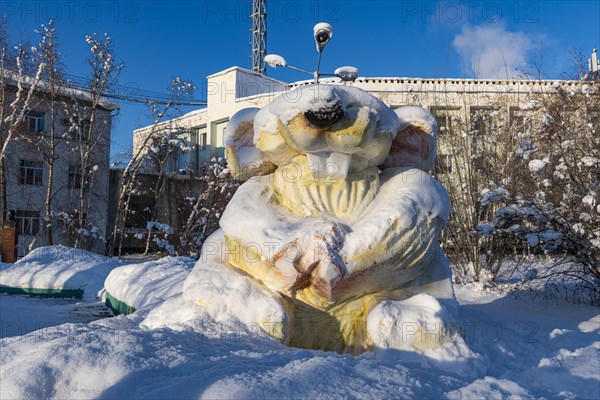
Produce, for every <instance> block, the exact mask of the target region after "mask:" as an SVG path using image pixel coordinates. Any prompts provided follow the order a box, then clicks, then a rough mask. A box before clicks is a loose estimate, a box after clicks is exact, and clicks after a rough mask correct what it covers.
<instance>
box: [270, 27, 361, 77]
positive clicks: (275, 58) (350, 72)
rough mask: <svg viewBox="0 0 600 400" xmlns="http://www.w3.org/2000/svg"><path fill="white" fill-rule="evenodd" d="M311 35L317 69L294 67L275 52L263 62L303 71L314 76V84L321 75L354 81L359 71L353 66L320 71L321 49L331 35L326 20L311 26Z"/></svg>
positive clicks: (330, 29) (273, 66) (272, 65)
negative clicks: (313, 42)
mask: <svg viewBox="0 0 600 400" xmlns="http://www.w3.org/2000/svg"><path fill="white" fill-rule="evenodd" d="M313 36H314V38H315V43H316V45H317V51H318V52H319V59H318V61H317V70H316V71H314V72H310V71H308V70H305V69H303V68H298V67H294V66H293V65H289V64H288V63H287V61H286V59H285V58H283V57H282V56H280V55H277V54H268V55H267V56H266V57H265V62H266V63H267V65H269V66H270V67H272V68H275V67H286V68H290V69H293V70H296V71H300V72H304V73H306V74H309V75H311V76H312V77H313V78H314V82H315V84H318V83H319V77H321V76H337V77H338V78H340V79H341V80H342V81H344V82H354V81H355V80H356V78H357V77H358V74H359V71H358V68H355V67H340V68H337V69H336V70H335V72H334V73H333V74H322V73H321V72H320V69H321V56H322V55H323V50H324V49H325V46H326V45H327V43H329V40H330V39H331V37H332V36H333V28H332V26H331V25H329V24H328V23H326V22H319V23H318V24H316V25H315V26H314V28H313Z"/></svg>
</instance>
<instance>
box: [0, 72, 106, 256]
mask: <svg viewBox="0 0 600 400" xmlns="http://www.w3.org/2000/svg"><path fill="white" fill-rule="evenodd" d="M6 84H7V85H6V86H5V90H4V95H3V98H2V104H1V106H2V107H4V109H5V110H8V109H9V107H10V103H11V102H12V101H14V99H15V96H16V87H15V86H14V85H11V82H10V81H9V80H7V82H6ZM92 108H93V107H92V106H91V104H90V101H89V97H88V96H87V95H86V94H85V93H83V92H79V91H73V90H63V91H62V93H61V94H60V95H59V96H49V94H48V93H45V92H43V91H42V90H37V91H34V93H33V97H32V100H31V101H30V102H29V107H28V108H27V109H26V110H23V112H24V113H25V117H24V120H23V121H20V122H19V123H18V124H16V125H15V126H13V127H12V128H11V129H13V130H14V131H15V132H16V134H14V136H13V138H12V140H10V141H8V142H7V143H6V146H7V147H6V152H5V157H4V178H5V189H6V199H5V203H4V202H3V203H4V212H5V216H4V224H5V227H12V228H16V233H17V234H18V242H17V255H18V257H23V256H24V255H26V254H27V253H28V252H29V251H30V250H31V249H33V248H36V247H40V246H44V245H47V244H48V240H47V238H48V232H47V231H48V228H49V226H50V227H51V229H52V238H53V239H52V242H53V244H66V245H75V244H77V246H78V247H82V248H86V249H88V250H91V251H94V252H98V253H102V254H104V253H105V251H106V231H107V223H108V208H109V203H108V188H109V162H110V133H111V126H112V113H113V111H115V110H117V109H118V106H117V105H115V104H112V103H110V102H106V101H104V102H102V103H101V104H100V105H98V106H97V107H94V112H92ZM52 110H54V111H52ZM92 113H93V117H92V116H91V115H92ZM5 115H7V113H5ZM3 127H4V128H5V129H3V132H0V134H2V135H3V136H2V139H3V143H4V142H5V141H6V139H7V132H6V130H7V129H8V128H7V127H6V126H3ZM84 160H87V162H84ZM84 164H87V167H88V168H87V171H83V170H82V165H84ZM50 175H52V190H51V192H50V197H48V184H49V181H50ZM82 178H83V179H82ZM82 184H83V185H84V190H82V189H81V187H82ZM82 193H83V197H82V196H81V195H82ZM48 200H50V201H49V203H50V206H49V209H50V214H51V215H47V213H46V209H47V208H48V207H47V206H46V203H47V202H48ZM81 210H83V216H82V217H81V218H79V213H80V211H81ZM78 221H79V222H80V221H83V224H81V223H79V222H78Z"/></svg>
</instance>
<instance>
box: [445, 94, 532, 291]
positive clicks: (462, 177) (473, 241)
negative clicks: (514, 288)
mask: <svg viewBox="0 0 600 400" xmlns="http://www.w3.org/2000/svg"><path fill="white" fill-rule="evenodd" d="M508 116H509V109H508V106H507V105H506V104H505V103H504V102H502V101H500V102H499V103H497V104H495V105H494V107H490V108H485V109H484V108H482V109H477V110H474V111H472V112H471V115H469V116H467V115H455V116H453V117H452V121H447V124H446V125H447V126H445V127H443V128H445V129H444V130H443V131H442V130H440V136H439V145H438V153H440V154H445V155H446V156H447V157H449V158H448V159H449V160H450V164H449V165H438V166H437V167H436V178H437V179H438V180H440V181H441V182H442V184H443V185H444V186H445V187H446V189H447V190H448V194H449V196H450V201H451V203H452V211H451V214H450V220H449V222H448V226H447V228H446V230H445V232H444V237H443V240H444V243H443V245H444V250H445V251H446V254H447V255H448V257H449V258H450V260H451V262H452V265H453V268H454V278H455V281H456V282H465V281H471V280H475V281H480V280H482V281H494V280H495V279H496V276H497V274H498V272H499V271H500V268H501V266H502V264H503V263H504V261H505V260H506V258H507V257H508V256H510V257H511V258H513V259H517V260H518V259H520V258H521V256H522V255H523V248H522V247H521V246H519V245H518V239H517V238H516V237H515V235H514V234H513V233H512V232H511V231H510V230H498V229H496V227H495V226H493V225H492V224H490V219H491V218H492V217H493V216H494V215H495V213H496V211H497V210H498V209H499V208H501V207H502V206H504V205H505V204H506V203H507V202H510V201H511V200H512V198H513V193H511V191H510V190H509V189H508V188H509V184H510V183H511V182H512V180H513V179H514V176H515V175H516V174H518V173H519V171H517V170H515V169H514V168H513V167H512V160H513V159H514V158H515V157H516V154H515V152H514V147H515V146H517V145H519V144H520V142H519V141H518V140H517V139H516V138H515V137H514V136H513V135H512V133H511V130H512V129H513V126H511V125H514V124H511V122H510V121H509V119H508ZM448 118H450V117H448ZM525 150H526V151H529V149H528V148H526V149H525ZM438 159H441V157H439V158H438Z"/></svg>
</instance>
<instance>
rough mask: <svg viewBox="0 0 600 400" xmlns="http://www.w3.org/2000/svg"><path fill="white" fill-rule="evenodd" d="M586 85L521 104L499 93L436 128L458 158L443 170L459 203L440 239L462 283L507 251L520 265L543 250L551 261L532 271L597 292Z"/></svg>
mask: <svg viewBox="0 0 600 400" xmlns="http://www.w3.org/2000/svg"><path fill="white" fill-rule="evenodd" d="M588 86H589V87H588V90H586V92H585V93H575V92H573V91H571V90H562V89H561V87H560V85H559V86H556V87H553V89H552V90H551V91H550V92H548V93H544V94H531V95H529V96H528V98H527V99H526V100H524V101H523V103H522V104H521V106H520V108H518V109H517V112H515V108H514V107H511V104H510V103H509V102H508V101H504V100H503V99H502V98H499V100H498V101H497V102H496V103H495V104H494V105H493V106H491V107H490V108H488V109H480V110H477V111H476V112H472V113H471V115H470V116H469V117H468V118H467V117H466V116H464V117H460V116H459V117H456V118H455V120H454V121H453V125H452V126H453V131H452V132H449V133H448V134H441V135H440V149H441V150H438V151H441V152H444V153H447V154H450V156H451V157H452V160H453V164H452V169H453V170H452V173H438V174H437V178H438V179H439V180H440V181H442V183H443V184H444V185H445V186H446V188H447V189H448V192H449V194H450V198H451V201H452V203H453V209H452V215H451V217H450V222H449V224H448V228H447V229H446V232H445V236H444V241H445V243H444V246H445V250H446V251H447V253H448V255H449V257H450V258H451V260H452V262H453V265H454V268H455V271H454V272H455V279H456V280H457V281H467V280H484V281H486V280H487V281H494V280H495V279H496V277H497V275H498V273H499V271H500V270H501V268H504V270H505V269H506V268H505V266H504V267H503V264H505V265H506V264H507V261H508V259H507V257H508V258H510V263H509V264H510V265H512V268H513V270H516V269H518V268H519V265H521V266H522V265H523V264H524V263H529V262H530V260H529V259H528V257H531V256H535V257H538V258H539V257H540V256H541V257H551V258H549V259H548V260H547V262H546V264H548V268H546V269H545V270H544V271H541V270H540V271H538V272H539V273H538V274H536V276H535V277H529V278H527V279H537V280H541V281H543V280H546V281H548V282H553V283H554V282H557V281H558V280H561V282H563V280H564V278H565V277H566V276H569V277H570V279H572V280H574V281H577V282H579V284H580V285H582V287H585V288H588V289H589V290H592V292H595V293H596V295H597V294H598V287H599V278H600V207H599V206H600V197H599V196H600V136H599V134H600V127H599V122H600V99H599V94H598V93H599V91H598V86H599V84H598V83H590V84H589V85H588ZM515 116H516V117H515ZM467 121H469V122H467ZM438 172H440V171H438ZM565 265H568V266H569V267H568V268H565ZM506 272H507V273H509V274H510V273H511V272H510V271H503V273H506ZM563 283H564V282H563ZM563 283H560V284H559V286H563Z"/></svg>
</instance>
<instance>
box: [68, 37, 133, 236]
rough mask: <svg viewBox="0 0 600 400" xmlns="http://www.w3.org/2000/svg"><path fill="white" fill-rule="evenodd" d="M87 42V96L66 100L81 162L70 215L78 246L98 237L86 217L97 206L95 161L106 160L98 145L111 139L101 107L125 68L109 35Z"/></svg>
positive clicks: (104, 143) (91, 38)
mask: <svg viewBox="0 0 600 400" xmlns="http://www.w3.org/2000/svg"><path fill="white" fill-rule="evenodd" d="M86 43H87V44H88V46H89V50H90V55H89V56H88V58H87V64H88V66H89V68H90V70H89V71H90V72H89V80H88V82H87V83H86V85H85V86H84V87H83V92H82V93H83V95H84V96H83V97H82V96H73V101H72V102H69V103H67V104H66V105H65V110H64V113H65V115H66V116H67V119H68V122H69V126H70V134H71V136H72V139H73V143H74V146H73V150H74V151H75V152H76V153H77V154H78V158H79V162H80V168H79V170H78V172H79V175H78V177H79V182H78V183H77V184H76V185H74V186H75V187H76V188H78V191H79V193H78V198H79V205H78V207H77V209H76V210H75V212H74V213H72V215H70V216H69V217H70V218H69V221H70V222H71V224H72V226H71V228H72V230H73V231H74V232H75V242H74V246H75V247H81V246H82V245H84V244H83V243H82V242H85V241H86V240H87V239H90V238H91V239H92V240H97V239H98V238H97V237H95V235H94V234H93V231H94V230H95V229H97V227H94V226H92V225H91V224H90V222H89V221H87V220H86V216H87V215H89V212H90V209H91V207H93V206H94V196H93V190H94V178H95V172H96V171H97V169H98V165H97V164H96V163H98V162H104V160H96V159H95V156H96V153H97V150H98V147H100V146H109V139H110V137H109V136H110V132H107V128H108V127H109V126H110V121H107V120H106V118H103V116H102V114H101V113H99V112H98V111H99V110H100V109H101V108H102V107H103V106H105V105H106V104H105V103H106V102H107V101H106V99H105V97H104V95H105V94H106V93H107V91H108V90H109V89H110V88H111V87H112V86H113V85H114V84H116V82H117V79H118V76H119V73H120V71H121V70H122V69H123V64H121V63H118V62H116V61H115V58H114V44H113V42H112V40H111V38H110V37H109V36H108V35H106V34H104V35H102V36H97V35H94V36H90V35H87V36H86ZM107 136H108V137H107ZM75 175H77V174H75ZM84 246H85V245H84Z"/></svg>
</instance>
